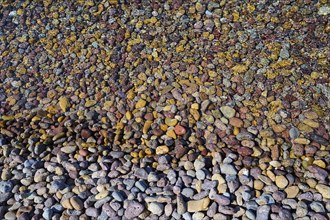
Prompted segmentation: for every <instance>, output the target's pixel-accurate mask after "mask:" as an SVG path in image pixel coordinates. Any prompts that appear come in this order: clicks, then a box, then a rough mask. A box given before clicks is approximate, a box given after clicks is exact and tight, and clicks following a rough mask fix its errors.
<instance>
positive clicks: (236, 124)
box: [229, 118, 243, 128]
mask: <svg viewBox="0 0 330 220" xmlns="http://www.w3.org/2000/svg"><path fill="white" fill-rule="evenodd" d="M229 123H230V124H231V125H232V126H234V127H238V128H241V127H243V121H242V120H241V119H239V118H231V119H229Z"/></svg>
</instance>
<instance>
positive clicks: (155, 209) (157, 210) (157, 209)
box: [148, 202, 164, 216]
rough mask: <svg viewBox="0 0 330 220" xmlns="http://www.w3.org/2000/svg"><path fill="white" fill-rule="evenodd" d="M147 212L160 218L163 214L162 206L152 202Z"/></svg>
mask: <svg viewBox="0 0 330 220" xmlns="http://www.w3.org/2000/svg"><path fill="white" fill-rule="evenodd" d="M148 210H149V211H150V212H151V213H152V214H154V215H158V216H160V215H161V214H162V213H163V210H164V205H163V204H161V203H157V202H152V203H150V204H149V205H148Z"/></svg>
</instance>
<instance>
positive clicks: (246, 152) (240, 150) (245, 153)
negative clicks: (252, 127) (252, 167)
mask: <svg viewBox="0 0 330 220" xmlns="http://www.w3.org/2000/svg"><path fill="white" fill-rule="evenodd" d="M237 152H238V153H239V154H240V155H242V156H243V157H245V156H249V155H251V154H253V150H252V149H251V148H248V147H240V148H238V149H237Z"/></svg>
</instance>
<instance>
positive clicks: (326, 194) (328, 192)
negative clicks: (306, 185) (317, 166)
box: [315, 184, 330, 199]
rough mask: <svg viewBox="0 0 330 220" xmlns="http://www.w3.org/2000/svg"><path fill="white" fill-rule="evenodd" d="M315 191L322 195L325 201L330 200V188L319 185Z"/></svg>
mask: <svg viewBox="0 0 330 220" xmlns="http://www.w3.org/2000/svg"><path fill="white" fill-rule="evenodd" d="M315 189H316V190H317V191H318V192H319V193H321V195H322V197H323V198H325V199H330V187H329V186H327V185H324V184H317V185H316V186H315Z"/></svg>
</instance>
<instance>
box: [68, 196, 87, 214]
mask: <svg viewBox="0 0 330 220" xmlns="http://www.w3.org/2000/svg"><path fill="white" fill-rule="evenodd" d="M70 204H71V206H72V208H74V209H75V210H78V211H80V210H82V209H83V207H84V204H83V202H82V201H81V199H79V198H78V197H76V196H74V197H72V198H70Z"/></svg>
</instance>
